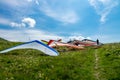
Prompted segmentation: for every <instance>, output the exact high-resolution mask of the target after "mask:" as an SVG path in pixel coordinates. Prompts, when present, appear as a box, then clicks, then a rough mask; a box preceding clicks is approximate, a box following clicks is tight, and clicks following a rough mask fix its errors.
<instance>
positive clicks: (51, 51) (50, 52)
mask: <svg viewBox="0 0 120 80" xmlns="http://www.w3.org/2000/svg"><path fill="white" fill-rule="evenodd" d="M26 48H32V49H37V50H40V51H42V52H43V53H45V54H47V55H50V56H58V55H59V53H58V52H57V51H56V50H54V49H53V48H51V47H49V46H48V45H46V44H44V43H42V42H40V41H38V40H34V41H31V42H26V43H23V44H21V45H18V46H15V47H12V48H8V49H6V50H3V51H1V52H0V53H6V52H9V51H12V50H15V49H26Z"/></svg>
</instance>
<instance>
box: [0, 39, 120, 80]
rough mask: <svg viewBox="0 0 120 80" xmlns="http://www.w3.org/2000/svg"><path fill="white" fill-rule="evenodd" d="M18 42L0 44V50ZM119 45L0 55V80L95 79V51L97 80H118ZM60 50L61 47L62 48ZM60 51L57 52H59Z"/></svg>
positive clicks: (21, 51)
mask: <svg viewBox="0 0 120 80" xmlns="http://www.w3.org/2000/svg"><path fill="white" fill-rule="evenodd" d="M18 44H21V43H15V42H8V41H4V40H3V41H1V42H0V50H3V49H6V48H9V47H11V46H13V45H18ZM119 48H120V44H119V43H116V44H105V45H103V46H102V47H101V48H99V49H93V48H86V49H85V50H72V51H65V52H64V50H63V51H62V52H60V55H59V56H56V57H52V56H46V55H45V54H43V53H42V52H40V51H38V50H33V49H22V50H14V51H11V52H8V53H7V54H0V80H97V79H96V77H95V75H94V74H95V69H94V66H95V50H97V52H98V57H99V65H98V66H99V69H98V70H97V71H99V72H100V74H99V76H100V80H120V77H119V75H120V49H119ZM62 49H63V48H62ZM60 51H61V50H60Z"/></svg>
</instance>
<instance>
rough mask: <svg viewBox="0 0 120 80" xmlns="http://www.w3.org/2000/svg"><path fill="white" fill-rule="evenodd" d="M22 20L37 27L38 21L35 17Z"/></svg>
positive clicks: (30, 25)
mask: <svg viewBox="0 0 120 80" xmlns="http://www.w3.org/2000/svg"><path fill="white" fill-rule="evenodd" d="M22 22H23V23H26V24H28V25H29V27H31V28H32V27H35V24H36V21H35V20H34V19H32V18H29V17H28V18H24V19H23V20H22Z"/></svg>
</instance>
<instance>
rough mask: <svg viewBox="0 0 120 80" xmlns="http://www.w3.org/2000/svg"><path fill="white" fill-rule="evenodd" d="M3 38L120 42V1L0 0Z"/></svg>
mask: <svg viewBox="0 0 120 80" xmlns="http://www.w3.org/2000/svg"><path fill="white" fill-rule="evenodd" d="M0 5H1V6H0V37H2V38H5V39H7V40H11V41H29V40H34V39H37V40H41V39H45V40H49V39H59V38H62V39H63V40H64V41H68V40H69V39H84V38H88V39H92V40H96V39H97V38H98V39H99V40H100V41H101V42H103V43H109V42H120V16H119V14H120V10H119V8H120V0H10V1H8V0H0Z"/></svg>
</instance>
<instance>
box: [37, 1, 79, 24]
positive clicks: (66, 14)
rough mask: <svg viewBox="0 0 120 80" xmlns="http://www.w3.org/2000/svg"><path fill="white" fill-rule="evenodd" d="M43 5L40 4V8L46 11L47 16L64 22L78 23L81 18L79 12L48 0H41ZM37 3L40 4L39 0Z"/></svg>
mask: <svg viewBox="0 0 120 80" xmlns="http://www.w3.org/2000/svg"><path fill="white" fill-rule="evenodd" d="M41 2H42V5H39V7H40V10H41V11H42V12H44V13H45V14H46V15H47V16H49V17H51V18H53V19H55V20H58V21H60V22H63V23H72V24H73V23H76V22H77V21H78V20H79V17H78V15H77V13H76V12H75V11H74V10H72V9H69V8H65V7H64V9H63V8H62V7H59V6H54V7H53V6H51V5H50V4H49V3H47V1H41ZM36 4H39V2H38V1H36Z"/></svg>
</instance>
